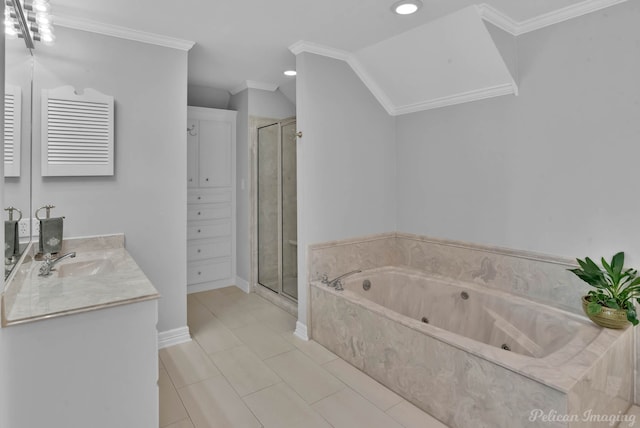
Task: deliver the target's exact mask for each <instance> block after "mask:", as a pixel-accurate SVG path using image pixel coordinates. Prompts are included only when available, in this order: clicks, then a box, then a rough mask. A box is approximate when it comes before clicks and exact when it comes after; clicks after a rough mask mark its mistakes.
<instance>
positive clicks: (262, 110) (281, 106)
mask: <svg viewBox="0 0 640 428" xmlns="http://www.w3.org/2000/svg"><path fill="white" fill-rule="evenodd" d="M229 108H230V109H231V110H237V111H238V122H237V131H236V136H237V137H236V166H237V170H236V177H237V180H236V182H237V183H238V184H237V186H238V188H237V189H236V190H237V196H236V197H237V211H236V233H237V236H236V260H237V262H236V263H237V267H236V269H237V270H236V272H237V275H238V278H239V280H240V281H246V282H247V283H248V282H249V279H250V275H251V274H250V272H251V269H250V263H251V260H250V254H251V251H250V240H249V230H250V229H249V226H250V224H249V222H250V215H251V194H250V191H251V189H250V184H249V183H250V155H249V146H250V141H249V116H255V117H265V118H276V119H284V118H287V117H292V116H295V115H296V106H295V104H293V103H292V102H291V101H289V100H288V99H287V98H286V97H285V96H284V94H283V93H282V92H280V90H275V91H265V90H262V89H245V90H244V91H242V92H239V93H237V94H235V95H233V96H232V97H231V99H230V101H229Z"/></svg>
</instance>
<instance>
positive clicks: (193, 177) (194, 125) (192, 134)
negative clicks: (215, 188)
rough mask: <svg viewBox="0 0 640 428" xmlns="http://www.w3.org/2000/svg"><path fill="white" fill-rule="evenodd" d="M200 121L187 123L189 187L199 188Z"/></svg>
mask: <svg viewBox="0 0 640 428" xmlns="http://www.w3.org/2000/svg"><path fill="white" fill-rule="evenodd" d="M198 134H199V130H198V121H197V120H189V121H187V187H198Z"/></svg>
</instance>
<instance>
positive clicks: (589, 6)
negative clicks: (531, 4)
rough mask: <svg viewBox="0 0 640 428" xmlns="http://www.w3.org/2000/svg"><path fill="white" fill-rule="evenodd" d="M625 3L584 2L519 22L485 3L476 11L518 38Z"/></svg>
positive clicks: (608, 0)
mask: <svg viewBox="0 0 640 428" xmlns="http://www.w3.org/2000/svg"><path fill="white" fill-rule="evenodd" d="M626 1H627V0H585V1H582V2H580V3H574V4H572V5H569V6H566V7H563V8H561V9H558V10H554V11H552V12H549V13H545V14H542V15H539V16H536V17H534V18H531V19H527V20H525V21H520V22H518V21H515V20H513V19H511V18H510V17H509V16H507V15H506V14H504V13H502V12H500V11H499V10H497V9H495V8H494V7H492V6H491V5H488V4H486V3H482V4H480V5H478V11H479V13H480V16H481V17H482V19H484V20H485V21H487V22H489V23H491V24H493V25H495V26H496V27H498V28H500V29H502V30H504V31H506V32H508V33H511V34H512V35H514V36H519V35H521V34H526V33H529V32H531V31H535V30H539V29H541V28H544V27H548V26H550V25H553V24H558V23H560V22H564V21H568V20H570V19H573V18H577V17H579V16H582V15H586V14H588V13H591V12H596V11H598V10H601V9H605V8H607V7H610V6H614V5H616V4H619V3H624V2H626Z"/></svg>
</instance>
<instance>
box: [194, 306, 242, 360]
mask: <svg viewBox="0 0 640 428" xmlns="http://www.w3.org/2000/svg"><path fill="white" fill-rule="evenodd" d="M211 316H212V318H211V319H209V321H208V322H207V323H206V324H203V325H201V326H200V328H198V329H197V330H196V331H194V332H193V338H194V339H195V340H196V341H197V342H198V343H199V344H200V346H201V347H202V349H203V350H204V352H206V353H208V354H212V353H214V352H219V351H223V350H225V349H231V348H234V347H236V346H240V345H242V342H240V339H238V338H237V337H236V335H235V334H233V333H232V332H231V330H229V329H228V328H227V327H226V326H225V325H224V324H223V323H222V321H220V320H219V319H218V318H216V317H215V316H213V315H211Z"/></svg>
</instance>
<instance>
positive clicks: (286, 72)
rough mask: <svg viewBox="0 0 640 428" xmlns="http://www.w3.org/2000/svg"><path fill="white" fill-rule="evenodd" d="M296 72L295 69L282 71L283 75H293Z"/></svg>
mask: <svg viewBox="0 0 640 428" xmlns="http://www.w3.org/2000/svg"><path fill="white" fill-rule="evenodd" d="M296 74H298V73H297V72H296V71H295V70H287V71H285V72H284V75H285V76H295V75H296Z"/></svg>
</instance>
